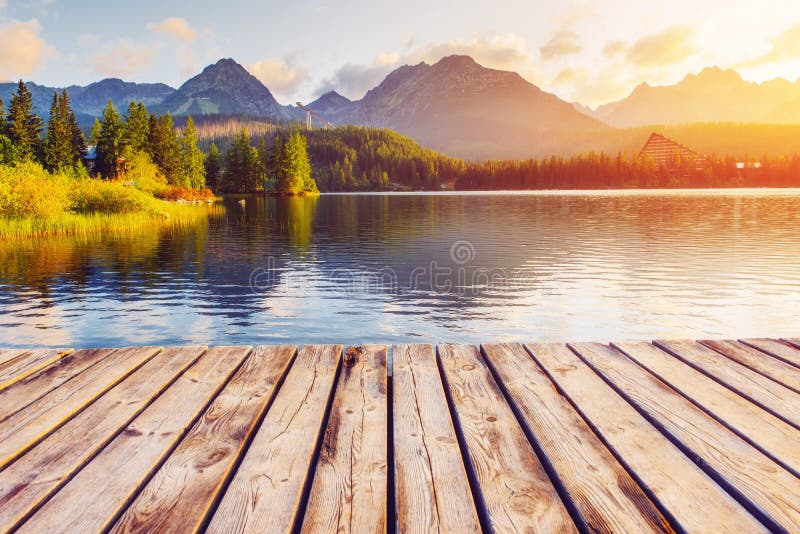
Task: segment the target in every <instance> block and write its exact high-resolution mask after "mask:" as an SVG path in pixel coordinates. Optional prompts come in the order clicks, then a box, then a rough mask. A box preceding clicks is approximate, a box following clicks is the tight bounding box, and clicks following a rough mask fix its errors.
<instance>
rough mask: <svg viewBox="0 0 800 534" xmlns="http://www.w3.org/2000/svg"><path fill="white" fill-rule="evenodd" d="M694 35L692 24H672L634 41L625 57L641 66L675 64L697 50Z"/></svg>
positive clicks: (636, 65) (629, 61)
mask: <svg viewBox="0 0 800 534" xmlns="http://www.w3.org/2000/svg"><path fill="white" fill-rule="evenodd" d="M694 35H695V29H694V27H692V26H680V25H679V26H671V27H669V28H667V29H666V30H664V31H662V32H660V33H655V34H652V35H646V36H644V37H642V38H641V39H639V40H638V41H636V42H635V43H633V44H632V45H631V46H630V47H629V48H628V50H627V51H626V53H625V58H626V59H627V60H628V63H630V64H631V65H633V66H635V67H639V68H651V67H664V66H668V65H674V64H676V63H680V62H682V61H684V60H685V59H687V58H689V57H690V56H692V55H694V54H695V53H696V52H697V49H696V48H695V46H694V43H693V42H692V39H693V38H694Z"/></svg>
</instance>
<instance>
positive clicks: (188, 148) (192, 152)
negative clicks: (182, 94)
mask: <svg viewBox="0 0 800 534" xmlns="http://www.w3.org/2000/svg"><path fill="white" fill-rule="evenodd" d="M181 154H182V157H183V176H184V178H183V181H184V183H185V184H186V185H187V186H188V187H190V188H192V189H200V188H202V187H204V186H205V183H206V169H205V162H204V157H203V152H202V151H201V150H200V149H199V148H198V147H197V129H196V128H195V126H194V119H192V117H191V116H189V117H188V118H187V119H186V128H184V130H183V134H182V135H181Z"/></svg>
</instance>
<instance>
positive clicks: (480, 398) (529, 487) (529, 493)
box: [423, 345, 577, 532]
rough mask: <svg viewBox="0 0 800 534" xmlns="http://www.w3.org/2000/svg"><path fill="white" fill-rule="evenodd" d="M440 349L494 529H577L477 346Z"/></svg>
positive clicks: (458, 420)
mask: <svg viewBox="0 0 800 534" xmlns="http://www.w3.org/2000/svg"><path fill="white" fill-rule="evenodd" d="M438 350H439V358H440V360H441V362H442V368H443V369H444V375H445V386H446V387H447V388H448V389H449V391H450V397H451V399H452V402H453V406H454V408H455V414H454V421H455V423H456V425H457V427H458V428H460V429H461V432H462V433H463V436H464V441H465V442H466V446H467V450H466V451H464V452H465V454H466V456H467V457H468V458H469V461H470V462H471V464H472V468H473V470H474V471H473V472H474V473H475V475H476V477H477V480H478V483H479V485H480V491H481V495H482V500H483V504H484V505H485V507H486V509H485V512H486V514H487V517H488V520H489V523H490V525H491V528H492V530H494V531H500V532H519V531H526V532H577V528H576V527H575V524H574V522H573V520H572V518H571V516H570V514H569V512H568V511H567V509H566V507H565V506H564V503H563V502H562V501H561V498H560V497H559V495H558V492H557V491H556V489H555V487H554V486H553V483H552V482H551V481H550V478H549V477H548V475H547V473H546V472H545V469H544V467H543V466H542V464H541V463H540V462H539V459H538V457H537V456H536V452H535V451H534V449H533V447H532V446H531V444H530V443H529V442H528V438H527V437H526V436H525V433H524V432H523V430H522V428H520V426H519V424H518V423H517V420H516V418H515V417H514V413H513V411H512V410H511V408H510V407H509V405H508V404H507V403H506V401H505V398H504V397H503V394H502V393H501V391H500V389H499V388H498V387H497V383H496V382H495V381H494V378H493V377H492V375H491V373H490V372H489V369H488V368H487V367H486V364H485V363H484V362H483V359H482V358H481V355H480V353H479V352H478V349H477V348H476V347H474V346H472V345H439V347H438ZM423 409H425V408H424V407H423ZM439 482H440V483H446V479H445V480H441V481H439Z"/></svg>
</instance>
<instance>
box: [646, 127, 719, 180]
mask: <svg viewBox="0 0 800 534" xmlns="http://www.w3.org/2000/svg"><path fill="white" fill-rule="evenodd" d="M639 158H640V159H644V158H648V159H650V160H652V161H653V163H654V164H655V166H656V168H657V169H659V170H667V171H669V172H670V173H671V174H673V173H674V174H684V173H690V172H695V171H702V170H705V169H707V168H708V166H709V161H708V158H707V157H706V156H704V155H703V154H701V153H699V152H697V151H695V150H692V149H691V148H689V147H687V146H685V145H682V144H680V143H678V142H677V141H673V140H672V139H670V138H668V137H665V136H664V135H662V134H660V133H656V132H653V133H652V134H650V138H649V139H648V140H647V142H646V143H645V144H644V147H642V150H641V152H639Z"/></svg>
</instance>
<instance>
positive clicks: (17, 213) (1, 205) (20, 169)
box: [0, 162, 70, 218]
mask: <svg viewBox="0 0 800 534" xmlns="http://www.w3.org/2000/svg"><path fill="white" fill-rule="evenodd" d="M69 181H70V180H69V178H67V177H65V176H61V175H50V174H49V173H48V172H47V171H45V170H44V169H43V168H42V167H41V165H38V164H36V163H31V162H22V163H19V164H18V165H16V166H15V167H8V166H5V165H2V166H0V217H7V218H24V217H40V218H44V217H52V216H56V215H60V214H62V213H64V212H65V211H67V210H69V208H70V198H69Z"/></svg>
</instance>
